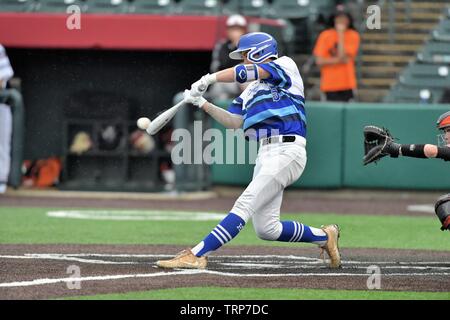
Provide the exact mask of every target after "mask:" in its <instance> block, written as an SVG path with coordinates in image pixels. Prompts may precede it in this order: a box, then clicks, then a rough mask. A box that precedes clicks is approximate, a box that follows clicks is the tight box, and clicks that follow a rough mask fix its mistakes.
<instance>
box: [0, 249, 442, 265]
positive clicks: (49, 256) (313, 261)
mask: <svg viewBox="0 0 450 320" xmlns="http://www.w3.org/2000/svg"><path fill="white" fill-rule="evenodd" d="M81 257H103V258H106V257H109V258H147V259H152V258H170V257H173V255H168V254H107V253H106V254H105V253H68V254H61V253H26V254H24V255H0V258H4V259H41V260H63V261H64V260H65V261H77V262H83V263H93V264H137V263H139V262H135V261H133V262H129V261H107V260H99V259H95V260H94V259H83V258H81ZM212 259H216V261H217V262H218V263H220V260H221V259H235V260H233V263H234V265H237V264H242V266H245V265H244V264H246V263H249V261H248V260H245V259H257V260H258V261H255V263H258V264H261V265H263V264H273V263H274V262H277V259H281V261H280V262H281V263H284V264H296V263H298V262H299V261H301V263H302V264H307V265H317V264H323V260H322V259H318V258H310V257H303V256H293V255H288V256H284V255H260V256H259V255H235V256H233V255H220V256H212ZM269 259H270V260H269ZM289 260H291V261H289ZM227 263H228V262H227ZM250 263H251V262H250ZM342 263H344V264H346V265H349V264H353V265H394V266H389V267H392V268H394V267H397V266H398V267H401V266H415V265H419V266H420V265H423V266H424V267H419V268H427V267H428V266H429V265H442V264H449V267H450V261H449V262H443V261H428V262H427V261H352V260H342ZM296 266H297V267H298V265H296ZM442 268H447V267H442Z"/></svg>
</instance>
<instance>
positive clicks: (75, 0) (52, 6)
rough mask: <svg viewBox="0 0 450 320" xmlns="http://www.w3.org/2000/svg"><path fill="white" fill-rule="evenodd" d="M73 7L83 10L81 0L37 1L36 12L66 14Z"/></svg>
mask: <svg viewBox="0 0 450 320" xmlns="http://www.w3.org/2000/svg"><path fill="white" fill-rule="evenodd" d="M71 5H78V6H80V8H81V9H83V2H81V0H39V1H36V6H35V8H34V10H35V11H39V12H55V13H57V12H66V10H67V8H68V7H69V6H71ZM82 11H83V10H82Z"/></svg>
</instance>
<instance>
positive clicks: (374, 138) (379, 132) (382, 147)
mask: <svg viewBox="0 0 450 320" xmlns="http://www.w3.org/2000/svg"><path fill="white" fill-rule="evenodd" d="M364 137H365V140H364V149H365V154H364V165H367V164H369V163H372V162H377V161H378V160H380V159H381V158H383V157H385V156H387V155H390V156H391V157H393V158H397V157H398V156H404V157H412V158H439V159H443V160H445V161H450V148H448V147H438V146H435V145H432V144H398V143H395V142H394V138H393V137H392V136H391V134H390V133H389V131H388V130H387V129H382V128H379V127H376V126H366V127H364Z"/></svg>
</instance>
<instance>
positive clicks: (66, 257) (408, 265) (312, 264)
mask: <svg viewBox="0 0 450 320" xmlns="http://www.w3.org/2000/svg"><path fill="white" fill-rule="evenodd" d="M82 257H116V258H117V257H120V258H166V257H172V255H166V254H97V253H93V254H89V253H75V254H57V253H41V254H24V255H0V258H4V259H45V260H63V261H76V262H82V263H91V264H138V263H139V262H128V261H105V260H99V259H95V260H93V259H84V258H82ZM245 257H247V258H263V259H267V258H272V259H275V258H276V259H280V258H282V259H284V261H281V263H285V262H287V261H286V259H291V260H294V262H296V263H299V262H300V261H301V263H302V264H307V265H296V266H292V267H295V268H297V269H317V264H319V263H320V264H323V260H321V259H316V258H309V257H301V256H292V255H291V256H282V255H261V256H258V255H239V256H229V255H224V256H215V258H217V259H223V258H238V259H244V258H245ZM240 261H242V262H235V263H232V262H227V263H225V262H222V263H220V262H218V263H217V264H219V265H223V266H227V267H247V268H250V269H261V268H278V267H279V268H286V266H280V265H276V264H273V262H276V260H270V261H267V260H266V261H267V262H269V263H261V262H260V261H255V263H251V262H249V261H248V260H247V261H246V260H240ZM270 262H272V263H270ZM291 262H292V261H291ZM386 263H391V264H403V265H394V266H392V265H391V266H389V265H388V266H386V265H385V266H383V267H382V269H401V270H402V269H403V270H404V269H413V270H450V267H431V266H414V264H421V265H423V264H445V262H437V261H432V262H424V261H421V262H386V261H382V262H376V261H375V262H374V261H367V262H362V261H347V262H346V261H343V264H354V265H356V267H351V268H352V269H366V267H364V266H358V265H360V264H366V265H377V264H386ZM288 268H290V267H289V266H288ZM197 274H211V275H220V276H225V277H347V276H354V277H367V276H368V274H367V273H344V272H342V273H336V272H335V273H323V272H316V273H269V274H260V273H248V274H242V273H233V272H222V271H215V270H184V269H178V270H176V271H175V272H156V273H144V274H126V275H106V276H89V277H80V278H73V277H66V278H56V279H49V278H44V279H35V280H31V281H16V282H9V283H0V288H8V287H9V288H10V287H27V286H37V285H45V284H56V283H62V282H74V281H80V282H83V281H107V280H120V279H127V278H151V277H162V276H173V275H197ZM449 275H450V273H446V272H439V273H437V272H432V273H401V272H397V273H386V274H384V273H383V276H387V277H395V276H412V277H414V276H418V277H429V276H449Z"/></svg>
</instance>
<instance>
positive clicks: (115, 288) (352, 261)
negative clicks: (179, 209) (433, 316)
mask: <svg viewBox="0 0 450 320" xmlns="http://www.w3.org/2000/svg"><path fill="white" fill-rule="evenodd" d="M31 247H33V246H31V245H30V246H26V245H21V248H20V249H19V250H12V249H13V248H12V246H11V247H10V248H8V250H6V251H7V252H5V250H1V251H2V252H1V254H0V266H2V267H3V268H2V269H3V270H5V271H6V272H5V273H3V275H2V276H1V277H0V298H6V299H9V298H13V299H14V298H49V297H59V296H70V295H72V296H73V295H84V294H98V293H116V292H126V291H141V290H152V289H161V288H174V287H186V286H233V287H259V288H261V287H267V288H274V287H275V288H279V287H283V288H315V289H321V288H327V289H347V290H352V289H357V290H368V289H373V288H371V287H370V284H371V283H372V285H376V284H377V282H376V281H372V279H375V278H374V276H377V275H379V276H380V281H379V282H378V284H379V286H380V289H382V290H396V291H401V290H416V291H447V290H448V288H449V287H450V259H449V256H448V254H445V253H443V252H434V253H433V252H429V251H428V252H427V251H416V252H410V251H405V252H402V251H401V250H387V249H384V250H380V249H345V250H344V253H345V255H344V258H343V261H342V262H343V266H342V268H341V269H330V268H328V267H327V264H326V263H325V262H324V261H323V260H322V259H319V258H318V252H317V250H315V251H312V250H310V249H309V248H308V249H303V248H300V249H296V250H295V251H294V250H292V249H291V248H268V247H255V248H252V249H251V250H248V248H245V247H244V248H242V247H230V248H227V249H226V250H222V252H218V253H215V254H213V255H212V256H211V257H210V258H209V263H208V268H207V269H206V270H181V269H175V270H168V269H160V268H158V267H156V265H155V263H156V261H157V260H160V259H167V258H171V257H173V255H169V254H166V253H164V254H163V253H160V252H164V251H165V252H170V253H172V252H176V251H175V250H174V249H173V248H169V249H166V250H164V251H163V250H161V249H162V248H161V247H159V248H158V246H147V247H145V246H136V247H134V248H133V246H123V247H120V246H110V247H109V248H108V246H102V247H101V248H96V247H94V246H92V247H90V248H88V247H89V246H74V247H72V248H69V250H68V248H67V247H63V248H60V249H62V250H61V251H60V252H57V251H56V250H52V251H44V250H48V249H50V248H51V247H52V246H49V245H47V246H44V247H41V248H37V249H38V250H36V251H38V252H36V253H33V252H32V251H29V250H27V251H25V250H26V249H31ZM56 247H57V246H54V247H53V249H56ZM82 248H84V249H86V251H85V252H83V251H80V250H79V249H82ZM130 248H132V250H128V249H130ZM144 248H146V250H145V249H144ZM76 249H78V250H79V251H75V250H76ZM98 249H102V250H98ZM121 249H122V250H121ZM149 249H150V250H149ZM177 249H180V248H177ZM18 251H22V252H21V253H20V252H18ZM130 251H131V252H130ZM145 251H147V252H145ZM152 251H153V252H152ZM273 252H277V254H273ZM221 253H222V254H221ZM278 253H279V254H278ZM73 266H75V268H79V270H80V273H79V275H76V274H75V275H74V274H72V273H71V272H70V271H67V270H73V268H74V267H73ZM70 268H72V269H70ZM74 281H79V282H80V283H81V287H82V289H81V290H67V283H72V282H74ZM375 289H377V288H376V286H375Z"/></svg>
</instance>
